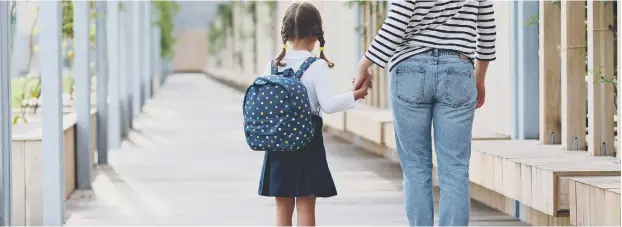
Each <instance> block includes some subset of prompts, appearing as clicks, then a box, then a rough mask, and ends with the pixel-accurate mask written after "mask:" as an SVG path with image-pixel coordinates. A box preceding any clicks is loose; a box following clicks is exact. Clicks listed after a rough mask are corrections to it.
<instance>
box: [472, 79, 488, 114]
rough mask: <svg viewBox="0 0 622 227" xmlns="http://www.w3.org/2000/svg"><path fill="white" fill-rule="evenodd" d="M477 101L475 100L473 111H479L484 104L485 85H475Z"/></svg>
mask: <svg viewBox="0 0 622 227" xmlns="http://www.w3.org/2000/svg"><path fill="white" fill-rule="evenodd" d="M476 87H477V99H476V100H475V109H479V108H480V107H482V106H483V105H484V102H486V85H485V84H484V83H479V82H478V83H477V85H476Z"/></svg>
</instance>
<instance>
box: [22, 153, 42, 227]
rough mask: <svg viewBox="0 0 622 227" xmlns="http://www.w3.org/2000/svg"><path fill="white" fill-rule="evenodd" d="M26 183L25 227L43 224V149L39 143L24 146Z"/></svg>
mask: <svg viewBox="0 0 622 227" xmlns="http://www.w3.org/2000/svg"><path fill="white" fill-rule="evenodd" d="M24 151H26V152H25V158H24V168H25V170H26V171H25V176H24V178H25V181H26V225H27V226H30V225H42V224H43V167H42V166H43V159H42V157H43V147H42V144H41V141H26V143H25V145H24Z"/></svg>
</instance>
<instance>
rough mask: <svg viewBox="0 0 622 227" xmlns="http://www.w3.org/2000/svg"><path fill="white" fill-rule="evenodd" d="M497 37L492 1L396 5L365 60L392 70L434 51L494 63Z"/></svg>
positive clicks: (449, 1) (397, 2)
mask: <svg viewBox="0 0 622 227" xmlns="http://www.w3.org/2000/svg"><path fill="white" fill-rule="evenodd" d="M496 34H497V33H496V27H495V17H494V9H493V6H492V2H491V1H488V0H438V1H429V0H428V1H393V2H392V3H391V6H390V7H389V15H387V18H386V19H385V21H384V24H383V25H382V27H381V28H380V31H378V34H377V35H376V37H375V38H374V41H373V42H372V44H371V45H370V47H369V48H368V50H367V52H366V53H365V57H367V58H368V59H369V60H370V61H372V62H374V63H375V64H377V65H378V66H380V67H383V68H384V67H386V66H389V70H391V69H393V66H394V65H396V64H397V63H399V62H400V61H402V60H404V59H408V58H409V57H411V56H413V55H416V54H419V53H421V52H425V51H427V50H430V49H433V48H435V49H449V50H456V51H460V52H462V53H464V54H465V55H467V56H468V57H469V58H471V59H473V58H476V59H478V60H481V61H492V60H495V58H496V57H495V41H496ZM389 62H391V63H390V64H389Z"/></svg>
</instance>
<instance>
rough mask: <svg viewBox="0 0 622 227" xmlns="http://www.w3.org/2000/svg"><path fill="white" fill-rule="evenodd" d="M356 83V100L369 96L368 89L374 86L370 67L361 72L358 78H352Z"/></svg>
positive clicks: (353, 82)
mask: <svg viewBox="0 0 622 227" xmlns="http://www.w3.org/2000/svg"><path fill="white" fill-rule="evenodd" d="M352 84H354V100H359V99H363V98H365V96H367V90H369V88H371V87H372V77H371V71H370V70H369V69H367V70H363V71H360V72H359V78H358V79H352Z"/></svg>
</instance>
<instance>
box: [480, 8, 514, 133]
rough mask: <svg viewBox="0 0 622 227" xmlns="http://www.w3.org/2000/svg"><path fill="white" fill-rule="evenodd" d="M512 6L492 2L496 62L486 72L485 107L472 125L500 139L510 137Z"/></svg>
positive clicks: (512, 43)
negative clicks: (502, 136) (495, 29)
mask: <svg viewBox="0 0 622 227" xmlns="http://www.w3.org/2000/svg"><path fill="white" fill-rule="evenodd" d="M512 5H513V3H512V1H494V7H495V16H496V18H495V21H496V26H497V43H496V48H497V60H495V61H494V62H492V63H491V64H490V66H489V68H488V73H487V74H486V103H485V105H484V107H482V108H481V109H479V110H477V111H476V114H475V123H474V127H475V128H478V129H484V130H486V131H488V132H495V133H499V134H503V135H511V134H512V69H513V64H512V63H513V56H512V55H513V45H514V32H513V30H512V18H513V12H512Z"/></svg>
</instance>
